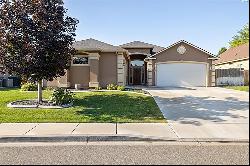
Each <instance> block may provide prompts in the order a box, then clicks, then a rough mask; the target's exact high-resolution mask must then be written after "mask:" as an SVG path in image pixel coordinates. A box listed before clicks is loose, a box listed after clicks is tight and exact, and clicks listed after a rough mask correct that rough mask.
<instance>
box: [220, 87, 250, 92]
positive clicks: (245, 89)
mask: <svg viewBox="0 0 250 166" xmlns="http://www.w3.org/2000/svg"><path fill="white" fill-rule="evenodd" d="M225 88H228V89H234V90H240V91H246V92H249V86H226V87H225Z"/></svg>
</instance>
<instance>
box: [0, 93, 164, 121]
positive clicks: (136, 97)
mask: <svg viewBox="0 0 250 166" xmlns="http://www.w3.org/2000/svg"><path fill="white" fill-rule="evenodd" d="M50 93H51V92H50V91H44V92H43V95H44V98H48V97H49V95H50ZM35 98H36V92H22V91H20V90H19V89H12V90H10V89H8V90H3V89H0V123H14V122H50V123H52V122H57V123H58V122H83V123H84V122H86V123H87V122H100V123H101V122H116V121H117V122H131V123H136V122H149V123H151V122H160V123H161V122H165V120H164V118H163V115H162V113H161V112H160V110H159V108H158V106H157V105H156V103H155V101H154V99H153V98H152V97H150V96H145V95H143V94H136V93H130V92H82V93H76V96H75V103H74V106H73V107H71V108H65V109H18V108H7V104H8V103H10V102H12V101H15V100H23V99H35Z"/></svg>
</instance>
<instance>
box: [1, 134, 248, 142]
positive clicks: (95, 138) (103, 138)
mask: <svg viewBox="0 0 250 166" xmlns="http://www.w3.org/2000/svg"><path fill="white" fill-rule="evenodd" d="M111 141H113V142H129V141H130V142H133V141H137V142H140V141H142V142H218V143H230V142H233V143H249V139H224V138H222V139H220V138H195V139H193V138H159V137H144V136H131V135H119V136H115V135H77V136H72V135H64V136H0V143H15V142H20V143H25V142H86V143H88V142H111Z"/></svg>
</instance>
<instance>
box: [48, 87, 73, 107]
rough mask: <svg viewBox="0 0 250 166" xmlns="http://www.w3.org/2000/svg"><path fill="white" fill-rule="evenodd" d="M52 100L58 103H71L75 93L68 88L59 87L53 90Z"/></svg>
mask: <svg viewBox="0 0 250 166" xmlns="http://www.w3.org/2000/svg"><path fill="white" fill-rule="evenodd" d="M50 100H51V101H52V102H53V103H54V104H56V105H65V104H71V103H73V101H74V93H72V92H71V91H70V90H67V89H63V88H57V89H55V90H54V91H53V93H52V95H51V98H50Z"/></svg>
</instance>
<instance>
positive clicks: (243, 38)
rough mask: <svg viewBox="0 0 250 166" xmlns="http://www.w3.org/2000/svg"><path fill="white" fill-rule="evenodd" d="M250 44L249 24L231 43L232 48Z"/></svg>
mask: <svg viewBox="0 0 250 166" xmlns="http://www.w3.org/2000/svg"><path fill="white" fill-rule="evenodd" d="M248 42H249V24H246V25H245V26H244V27H243V29H241V30H240V31H239V32H238V34H237V35H235V36H234V37H233V40H232V41H230V42H229V44H230V47H237V46H239V45H241V44H245V43H248Z"/></svg>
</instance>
